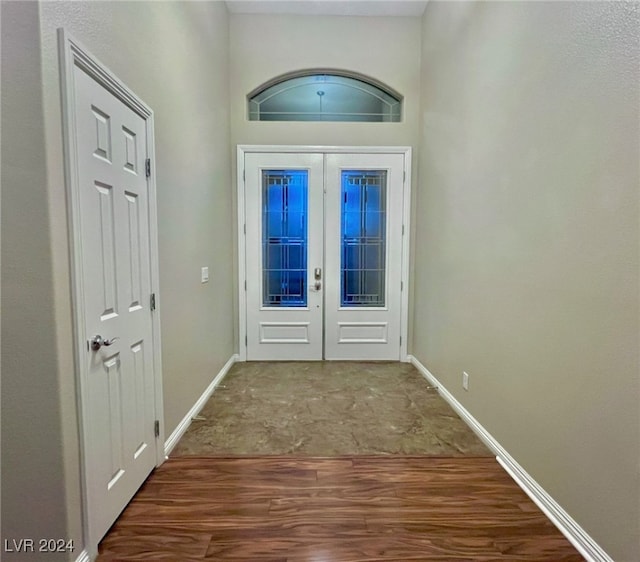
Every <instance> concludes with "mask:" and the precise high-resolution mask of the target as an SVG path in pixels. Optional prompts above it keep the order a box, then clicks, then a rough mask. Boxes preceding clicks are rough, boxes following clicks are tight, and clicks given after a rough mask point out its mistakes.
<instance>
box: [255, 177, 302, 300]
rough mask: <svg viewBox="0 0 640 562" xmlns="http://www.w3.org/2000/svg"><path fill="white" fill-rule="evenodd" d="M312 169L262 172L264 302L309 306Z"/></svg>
mask: <svg viewBox="0 0 640 562" xmlns="http://www.w3.org/2000/svg"><path fill="white" fill-rule="evenodd" d="M307 202H308V172H307V171H306V170H263V172H262V272H263V273H262V276H263V277H262V304H263V306H265V307H305V306H307V244H308V241H307V222H308V208H307V207H308V203H307Z"/></svg>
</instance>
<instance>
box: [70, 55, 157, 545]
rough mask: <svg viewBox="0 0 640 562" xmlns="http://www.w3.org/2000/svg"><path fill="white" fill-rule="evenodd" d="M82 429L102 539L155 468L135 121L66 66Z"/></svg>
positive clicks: (144, 215) (92, 506)
mask: <svg viewBox="0 0 640 562" xmlns="http://www.w3.org/2000/svg"><path fill="white" fill-rule="evenodd" d="M72 82H73V92H72V94H73V95H72V99H73V105H72V107H71V108H70V110H71V111H73V113H74V119H73V122H74V124H75V130H72V131H71V132H70V135H71V137H72V141H71V145H72V147H73V148H72V149H73V150H75V157H74V159H73V160H74V161H75V162H76V165H77V171H76V172H77V185H78V191H77V196H78V201H76V202H75V204H77V209H78V219H79V225H77V226H79V230H80V236H79V237H78V240H79V242H78V245H79V248H77V250H79V254H78V255H77V259H78V260H79V267H80V269H81V280H80V283H79V287H81V294H80V295H79V296H78V299H79V305H80V309H81V310H83V311H84V318H83V321H82V322H80V324H81V325H83V326H84V328H83V329H84V331H85V333H84V337H85V338H86V350H83V352H84V357H85V361H86V363H85V368H84V369H83V372H84V373H85V374H86V378H85V379H84V380H83V384H82V387H83V420H82V422H83V431H84V434H85V438H84V444H85V448H84V460H85V480H86V487H87V490H86V493H87V501H88V505H89V510H88V511H89V513H88V524H89V530H90V536H91V538H92V539H93V540H95V541H97V540H99V539H100V538H102V536H103V535H104V534H105V532H106V531H107V530H108V529H109V527H110V526H111V524H112V523H113V522H114V520H115V519H116V518H117V516H118V515H119V513H120V512H121V511H122V509H123V508H124V507H125V506H126V505H127V503H128V502H129V500H130V499H131V498H132V496H133V495H134V493H135V492H136V490H137V489H138V488H139V487H140V485H141V484H142V483H143V481H144V480H145V478H146V477H147V476H148V474H149V473H150V471H151V470H152V469H153V467H154V466H155V462H156V438H155V426H154V422H155V419H156V415H155V404H154V400H155V396H154V390H155V389H154V384H155V373H154V343H153V333H152V331H153V328H152V311H151V305H150V295H151V261H150V260H151V257H150V256H151V244H150V229H149V192H148V179H147V174H146V165H145V164H146V158H147V147H148V139H147V132H146V131H147V129H146V123H145V119H143V118H142V117H141V116H140V115H138V114H137V113H135V112H134V111H133V110H132V109H130V108H129V107H128V106H127V105H125V104H124V103H123V102H122V101H121V100H120V99H118V98H117V97H115V96H114V95H113V94H112V93H110V92H109V91H107V90H106V89H105V88H104V87H103V86H102V85H101V84H99V83H98V82H97V81H96V80H94V78H93V77H91V76H89V75H88V74H87V73H86V72H85V71H84V70H83V69H82V68H80V67H78V66H74V67H73V77H72Z"/></svg>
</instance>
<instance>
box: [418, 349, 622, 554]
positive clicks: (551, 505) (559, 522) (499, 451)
mask: <svg viewBox="0 0 640 562" xmlns="http://www.w3.org/2000/svg"><path fill="white" fill-rule="evenodd" d="M409 361H410V362H411V363H412V364H413V365H414V366H415V367H416V369H418V371H420V373H421V374H422V375H423V376H424V377H425V378H426V379H427V380H428V381H429V382H430V383H431V384H432V385H433V386H435V387H437V388H438V392H439V393H440V395H441V396H442V397H443V398H444V399H445V400H446V401H447V402H448V403H449V404H450V405H451V407H452V408H453V409H454V410H455V411H456V412H457V413H458V415H459V416H460V417H461V418H462V419H463V421H464V422H465V423H466V424H467V425H468V426H469V427H470V428H471V429H472V430H473V432H474V433H475V434H476V435H477V436H478V437H479V438H480V439H481V440H482V441H483V442H484V443H485V445H487V447H489V449H491V450H492V451H493V453H494V454H495V455H496V460H497V461H498V462H499V463H500V465H501V466H502V467H503V468H504V469H505V471H506V472H507V474H509V476H511V478H513V479H514V481H515V482H516V484H518V486H520V488H522V490H523V491H524V492H525V493H526V494H527V495H528V496H529V497H530V498H531V500H532V501H533V502H534V503H535V504H536V505H537V506H538V507H539V508H540V509H541V510H542V512H543V513H544V514H545V515H546V516H547V517H548V518H549V520H550V521H551V522H552V523H553V524H554V525H555V526H556V527H557V528H558V530H559V531H560V532H561V533H562V534H563V535H564V536H565V537H567V539H568V540H569V542H571V544H572V545H573V546H574V547H575V548H576V549H577V550H578V552H580V554H581V555H582V556H584V557H585V559H586V560H587V561H588V562H614V561H613V558H611V557H610V556H609V555H608V554H607V553H606V552H605V551H604V550H603V549H602V548H601V547H600V545H598V543H597V542H596V541H595V540H593V538H592V537H591V536H589V534H588V533H587V532H586V531H585V530H584V529H583V528H582V527H580V525H578V523H577V522H576V521H575V520H574V519H573V518H572V517H571V516H570V515H569V514H568V513H567V512H566V511H565V510H564V509H563V508H562V507H561V506H560V504H559V503H558V502H556V501H555V500H554V499H553V498H552V497H551V496H550V495H549V494H548V493H547V492H546V491H545V489H544V488H543V487H542V486H540V484H538V483H537V482H536V481H535V480H534V479H533V478H532V477H531V475H530V474H529V473H528V472H527V471H526V470H525V469H524V468H522V466H520V464H518V462H517V461H516V460H515V459H514V458H513V457H512V456H511V455H510V454H509V453H508V452H507V450H506V449H505V448H504V447H503V446H502V445H500V443H499V442H498V441H497V440H496V439H495V438H494V437H493V435H491V434H490V433H489V432H488V431H487V430H486V429H485V428H484V427H483V426H482V425H481V424H480V422H479V421H478V420H476V419H475V418H474V417H473V416H472V415H471V414H470V413H469V411H468V410H467V409H466V408H465V407H464V406H463V405H462V404H460V402H458V401H457V400H456V398H455V397H454V396H453V394H451V393H450V392H449V391H448V390H447V389H446V388H445V387H444V386H442V384H441V383H440V381H439V380H438V379H437V378H436V377H435V376H434V375H433V374H431V372H429V370H428V369H427V368H426V367H425V366H424V365H423V364H422V363H420V361H418V359H416V358H415V357H413V356H412V355H410V356H409Z"/></svg>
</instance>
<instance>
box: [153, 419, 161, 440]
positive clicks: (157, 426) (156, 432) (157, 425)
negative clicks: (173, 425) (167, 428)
mask: <svg viewBox="0 0 640 562" xmlns="http://www.w3.org/2000/svg"><path fill="white" fill-rule="evenodd" d="M153 433H154V435H155V436H156V437H160V420H156V421H155V423H154V424H153Z"/></svg>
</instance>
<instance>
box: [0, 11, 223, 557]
mask: <svg viewBox="0 0 640 562" xmlns="http://www.w3.org/2000/svg"><path fill="white" fill-rule="evenodd" d="M2 16H3V17H2V25H3V33H2V47H3V52H2V56H3V59H2V63H3V92H2V104H3V107H2V109H3V115H2V117H3V123H2V126H3V127H2V134H3V140H4V138H7V139H9V138H10V139H12V142H11V145H9V143H7V144H5V143H4V142H3V159H2V160H3V186H4V187H5V190H4V193H3V195H4V196H5V197H6V199H5V205H4V206H3V211H6V215H7V217H9V219H10V220H9V221H7V223H5V221H4V217H3V225H2V228H3V233H2V234H3V237H2V238H3V240H2V241H3V258H5V255H4V254H5V252H4V250H5V247H6V248H7V252H8V253H7V256H8V262H7V265H8V267H7V272H6V273H7V275H6V276H4V275H3V280H2V281H3V289H4V288H5V282H7V288H8V289H9V290H5V291H3V331H4V333H3V336H5V337H6V338H7V339H5V337H3V339H4V340H5V341H4V348H3V352H4V353H3V367H5V366H8V367H9V368H7V369H3V370H5V378H4V380H3V383H4V384H3V389H2V390H3V393H2V400H3V411H2V415H3V420H2V421H3V428H2V429H3V435H2V437H3V440H2V446H3V458H2V460H3V466H2V468H3V487H2V489H3V512H4V514H5V516H4V517H3V537H12V536H15V537H52V536H53V537H69V538H73V539H75V541H76V545H77V546H78V547H81V545H82V540H81V531H82V529H81V513H80V505H81V502H80V491H79V456H78V455H79V449H78V432H77V419H76V414H75V412H76V402H75V380H74V367H73V351H72V350H73V341H72V324H71V304H70V303H71V301H70V278H69V255H68V250H67V247H68V240H67V216H66V205H65V188H64V175H63V154H62V132H61V109H60V85H59V78H58V77H59V74H58V72H59V69H58V53H57V43H56V28H58V27H61V26H64V27H65V28H66V29H67V30H68V31H69V32H70V33H71V34H72V35H74V36H75V37H76V38H77V39H79V40H80V41H81V42H83V43H84V44H85V46H86V47H87V48H88V49H89V50H90V51H91V52H92V53H93V54H94V55H95V56H96V57H98V58H99V59H100V60H101V61H102V62H103V63H104V64H106V65H107V66H108V67H109V68H110V69H111V70H112V71H113V72H114V73H115V74H116V75H117V76H118V77H119V78H120V79H121V80H122V81H123V82H124V83H125V84H127V85H128V86H129V87H130V88H131V89H132V90H133V91H134V92H135V93H136V94H137V95H138V96H140V97H141V98H142V99H143V100H144V101H145V102H146V103H148V104H149V105H150V106H151V107H152V109H153V110H154V112H155V139H156V162H155V169H156V175H157V190H158V222H159V251H160V300H159V304H160V307H159V308H160V314H161V324H162V359H163V382H164V400H165V412H164V415H165V431H166V436H167V437H168V435H169V434H170V433H171V431H173V429H174V428H175V427H176V425H177V424H178V423H179V421H180V420H181V419H182V417H183V416H184V415H185V414H186V413H187V411H188V410H189V408H190V407H191V406H192V405H193V404H194V402H195V401H196V399H197V398H198V397H199V396H200V395H201V394H202V392H203V391H204V389H205V388H206V387H207V386H208V384H209V383H210V382H211V380H212V378H213V376H214V375H215V374H216V373H217V372H218V371H219V370H220V368H221V367H222V365H224V363H225V362H226V361H227V360H228V359H229V358H230V357H231V355H232V354H233V352H234V348H233V333H232V329H231V328H230V326H231V325H232V318H233V316H234V311H233V293H232V283H233V275H232V274H231V273H230V266H229V264H231V263H232V261H233V257H232V247H233V246H232V231H233V229H232V226H233V224H234V221H233V217H232V214H231V204H232V200H231V180H230V168H231V155H230V143H229V119H228V106H229V90H228V59H229V55H228V45H229V35H228V15H227V11H226V6H225V5H224V3H221V2H213V3H198V2H180V1H176V2H44V3H41V4H36V3H25V2H20V3H17V4H15V5H14V4H7V3H5V2H3V3H2ZM38 22H39V26H38ZM38 27H40V29H38ZM5 30H6V31H7V33H6V34H5ZM23 62H26V63H27V64H23ZM5 67H6V68H5ZM40 69H41V72H40ZM5 71H6V74H5ZM14 75H15V77H14ZM16 77H17V78H16ZM5 88H6V89H5ZM17 139H19V141H20V143H19V144H18V143H16V140H17ZM8 151H10V152H8ZM10 161H11V162H13V163H12V164H10V165H7V164H8V163H9V162H10ZM5 171H6V172H7V176H6V177H8V179H9V180H11V181H10V183H9V181H6V182H5ZM5 259H6V258H5ZM205 265H208V266H209V268H210V269H209V270H210V281H209V283H208V284H204V285H203V284H201V283H200V267H201V266H205ZM4 273H5V271H4V270H3V274H4ZM25 276H26V277H25ZM27 281H28V282H27ZM5 304H6V305H8V306H5ZM34 338H35V339H36V340H37V341H38V342H39V343H38V353H34V348H33V339H34ZM5 405H7V408H6V409H5V407H4V406H5ZM25 445H26V446H25ZM47 498H50V501H47ZM43 502H46V504H45V505H47V506H48V507H47V509H43V507H42V505H43ZM5 524H6V525H7V527H4V525H5ZM77 554H78V551H76V553H75V555H74V556H72V558H74V559H75V557H76V556H77ZM8 558H9V559H11V558H13V559H18V558H20V559H23V557H22V556H21V557H18V556H13V557H8ZM25 559H26V558H25ZM35 559H38V558H37V557H36V558H35ZM51 559H52V560H53V559H54V557H52V558H51Z"/></svg>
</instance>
